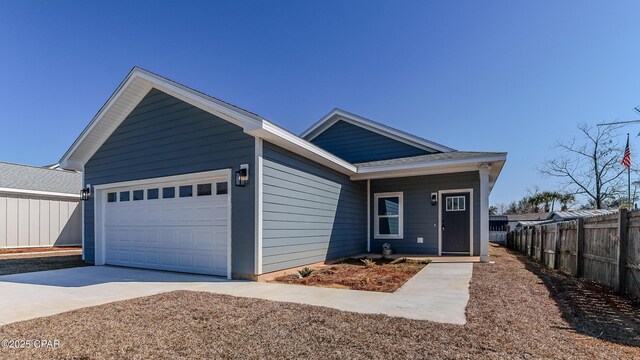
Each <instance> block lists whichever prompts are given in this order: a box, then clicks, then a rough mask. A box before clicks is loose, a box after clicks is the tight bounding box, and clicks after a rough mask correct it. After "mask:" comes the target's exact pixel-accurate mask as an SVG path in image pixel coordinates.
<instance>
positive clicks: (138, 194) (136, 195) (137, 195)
mask: <svg viewBox="0 0 640 360" xmlns="http://www.w3.org/2000/svg"><path fill="white" fill-rule="evenodd" d="M137 200H144V190H133V201H137Z"/></svg>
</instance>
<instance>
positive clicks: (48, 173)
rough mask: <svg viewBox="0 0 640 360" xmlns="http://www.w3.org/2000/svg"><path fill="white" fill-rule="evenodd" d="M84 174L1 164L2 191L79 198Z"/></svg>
mask: <svg viewBox="0 0 640 360" xmlns="http://www.w3.org/2000/svg"><path fill="white" fill-rule="evenodd" d="M80 189H82V174H80V173H78V172H75V171H67V170H52V169H48V168H45V167H36V166H29V165H20V164H12V163H6V162H0V191H2V192H12V193H29V194H42V195H58V196H59V195H65V196H73V197H79V196H80V195H79V193H80Z"/></svg>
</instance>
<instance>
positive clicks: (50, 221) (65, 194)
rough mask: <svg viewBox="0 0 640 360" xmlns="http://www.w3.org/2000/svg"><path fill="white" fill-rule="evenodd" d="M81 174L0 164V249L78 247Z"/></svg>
mask: <svg viewBox="0 0 640 360" xmlns="http://www.w3.org/2000/svg"><path fill="white" fill-rule="evenodd" d="M80 189H82V175H81V174H80V173H78V172H76V171H66V170H51V169H49V168H46V167H44V168H42V167H35V166H27V165H18V164H10V163H4V162H0V248H16V247H49V246H78V245H80V244H81V242H82V214H81V211H80V206H79V202H80Z"/></svg>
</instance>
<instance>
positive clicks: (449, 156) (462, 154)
mask: <svg viewBox="0 0 640 360" xmlns="http://www.w3.org/2000/svg"><path fill="white" fill-rule="evenodd" d="M501 155H507V153H504V152H480V151H450V152H443V153H437V154H428V155H418V156H411V157H403V158H396V159H389V160H378V161H370V162H365V163H358V164H354V165H356V166H357V167H358V168H366V167H373V166H385V165H402V164H414V163H422V162H424V163H429V162H438V161H445V160H462V159H473V158H479V157H485V156H501Z"/></svg>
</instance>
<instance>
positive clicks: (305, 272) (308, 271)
mask: <svg viewBox="0 0 640 360" xmlns="http://www.w3.org/2000/svg"><path fill="white" fill-rule="evenodd" d="M312 272H313V269H310V268H308V267H306V268H304V269H302V270H298V277H299V278H300V279H302V278H306V277H307V276H309V275H311V273H312Z"/></svg>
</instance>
